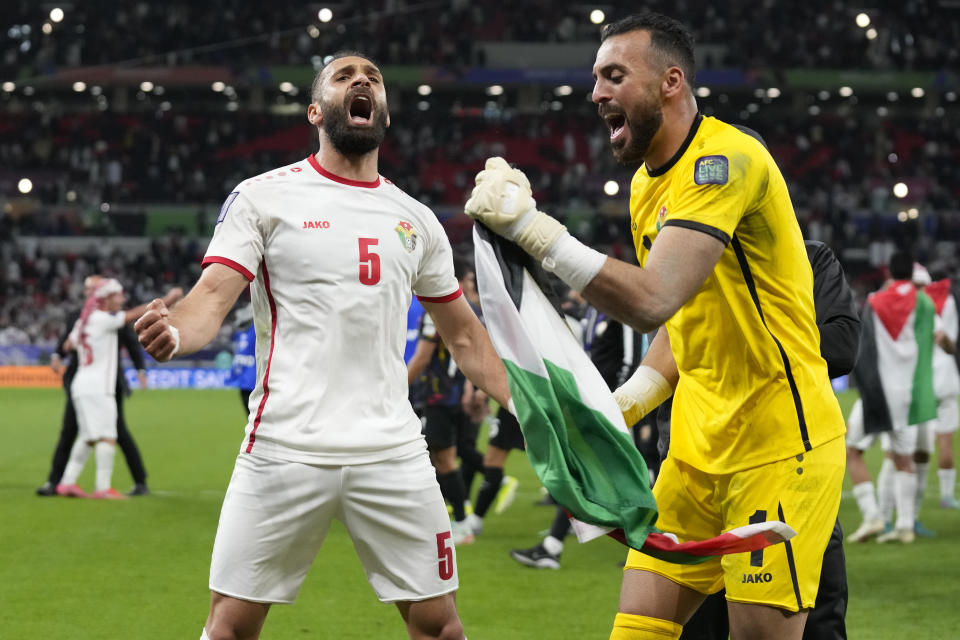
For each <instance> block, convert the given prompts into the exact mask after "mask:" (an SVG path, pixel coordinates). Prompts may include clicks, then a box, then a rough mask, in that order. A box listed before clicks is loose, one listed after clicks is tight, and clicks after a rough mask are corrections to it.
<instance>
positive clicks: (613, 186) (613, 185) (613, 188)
mask: <svg viewBox="0 0 960 640" xmlns="http://www.w3.org/2000/svg"><path fill="white" fill-rule="evenodd" d="M603 192H604V193H605V194H607V195H608V196H615V195H617V194H618V193H620V185H619V184H618V183H617V181H616V180H607V181H606V182H605V183H604V184H603Z"/></svg>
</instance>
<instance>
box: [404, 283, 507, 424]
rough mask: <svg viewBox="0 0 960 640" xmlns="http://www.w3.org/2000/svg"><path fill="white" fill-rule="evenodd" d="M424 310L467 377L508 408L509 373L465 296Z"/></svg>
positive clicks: (427, 304) (426, 303) (434, 304)
mask: <svg viewBox="0 0 960 640" xmlns="http://www.w3.org/2000/svg"><path fill="white" fill-rule="evenodd" d="M423 307H424V309H426V311H427V313H429V314H430V316H431V317H432V318H433V321H434V323H436V325H437V331H438V332H439V333H440V337H441V338H443V342H444V344H445V345H447V348H448V349H450V353H451V354H452V355H453V359H454V360H455V361H456V363H457V365H458V366H459V367H460V369H461V370H462V371H463V373H464V375H466V376H467V378H469V379H470V380H471V381H472V382H473V383H474V384H475V385H477V386H478V387H480V388H481V389H483V390H484V391H486V392H487V393H488V394H489V395H490V396H492V397H493V399H494V400H496V401H497V402H499V403H500V406H503V407H506V406H507V404H508V402H509V400H510V389H509V387H507V372H506V370H505V369H504V368H503V362H501V360H500V356H498V355H497V352H496V351H494V349H493V344H492V343H491V342H490V336H488V335H487V330H486V329H484V328H483V325H482V324H480V320H478V319H477V316H476V314H475V313H474V312H473V309H471V308H470V305H468V304H467V301H466V300H465V299H464V298H463V296H460V297H459V298H457V299H456V300H452V301H450V302H424V303H423Z"/></svg>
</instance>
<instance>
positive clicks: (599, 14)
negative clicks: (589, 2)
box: [590, 9, 607, 24]
mask: <svg viewBox="0 0 960 640" xmlns="http://www.w3.org/2000/svg"><path fill="white" fill-rule="evenodd" d="M606 19H607V14H605V13H604V12H603V10H602V9H594V10H593V11H591V12H590V22H592V23H593V24H603V21H604V20H606Z"/></svg>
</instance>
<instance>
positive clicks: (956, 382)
mask: <svg viewBox="0 0 960 640" xmlns="http://www.w3.org/2000/svg"><path fill="white" fill-rule="evenodd" d="M937 306H938V307H939V308H938V309H937V316H938V317H939V318H940V320H941V323H940V329H941V330H942V331H943V332H944V333H946V334H947V337H948V338H950V339H951V340H952V341H954V342H956V341H957V334H958V333H960V331H958V329H960V322H958V318H957V301H956V298H954V297H953V296H952V295H947V297H946V299H945V300H944V302H943V306H940V305H937ZM933 390H934V393H936V395H937V400H946V399H950V398H954V399H955V398H956V397H957V395H958V394H960V372H958V371H957V361H956V360H955V359H954V357H953V356H952V355H950V354H949V353H947V352H946V351H944V350H943V349H941V348H940V347H939V346H938V345H936V344H934V347H933Z"/></svg>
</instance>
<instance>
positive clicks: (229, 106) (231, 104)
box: [227, 101, 240, 111]
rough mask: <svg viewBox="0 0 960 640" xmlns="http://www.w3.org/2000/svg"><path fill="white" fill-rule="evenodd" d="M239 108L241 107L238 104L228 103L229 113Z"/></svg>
mask: <svg viewBox="0 0 960 640" xmlns="http://www.w3.org/2000/svg"><path fill="white" fill-rule="evenodd" d="M239 108H240V105H238V104H237V103H236V102H233V101H231V102H228V103H227V111H236V110H237V109H239Z"/></svg>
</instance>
